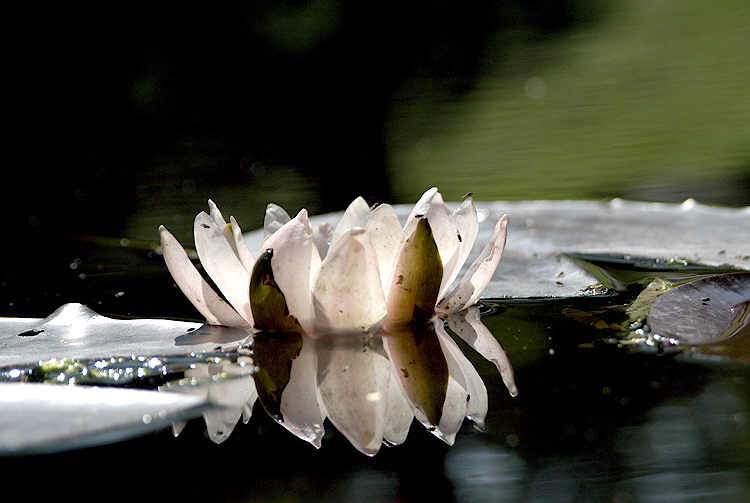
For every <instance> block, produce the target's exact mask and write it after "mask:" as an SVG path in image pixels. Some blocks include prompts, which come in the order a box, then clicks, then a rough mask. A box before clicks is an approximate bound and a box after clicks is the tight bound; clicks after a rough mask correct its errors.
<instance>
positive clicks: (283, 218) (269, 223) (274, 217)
mask: <svg viewBox="0 0 750 503" xmlns="http://www.w3.org/2000/svg"><path fill="white" fill-rule="evenodd" d="M289 220H291V218H290V217H289V214H288V213H287V212H286V211H284V208H282V207H281V206H279V205H277V204H273V203H268V206H266V216H265V218H264V219H263V239H264V240H265V239H266V238H267V237H268V236H270V235H271V234H273V233H274V232H276V231H277V230H279V229H280V228H281V226H282V225H284V224H285V223H287V222H288V221H289Z"/></svg>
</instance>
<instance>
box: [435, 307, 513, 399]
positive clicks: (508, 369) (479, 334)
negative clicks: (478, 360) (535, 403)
mask: <svg viewBox="0 0 750 503" xmlns="http://www.w3.org/2000/svg"><path fill="white" fill-rule="evenodd" d="M447 321H448V326H449V327H450V328H451V330H453V331H454V332H455V333H456V334H457V335H458V336H459V337H460V338H461V339H463V340H464V341H465V342H466V343H467V344H468V345H469V346H471V347H472V348H474V350H475V351H476V352H477V353H479V354H480V355H482V356H483V357H484V358H485V359H487V360H489V361H491V362H492V363H494V364H495V367H497V370H498V372H500V376H501V377H502V379H503V383H505V387H506V388H508V392H509V393H510V395H511V396H516V395H518V388H517V387H516V383H515V380H514V378H513V367H512V366H511V364H510V360H509V359H508V356H507V355H506V354H505V350H503V347H502V346H501V345H500V343H499V342H498V341H497V339H496V338H495V336H494V335H493V334H492V332H490V329H489V328H487V327H486V326H485V325H484V323H482V320H481V318H480V316H479V308H478V307H476V306H470V307H469V308H468V309H464V310H462V311H459V312H457V313H455V314H452V315H450V316H448V317H447Z"/></svg>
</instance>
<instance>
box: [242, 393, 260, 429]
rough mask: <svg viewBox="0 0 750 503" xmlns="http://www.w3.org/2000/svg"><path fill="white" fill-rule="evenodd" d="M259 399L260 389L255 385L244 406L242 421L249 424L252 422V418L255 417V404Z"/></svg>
mask: <svg viewBox="0 0 750 503" xmlns="http://www.w3.org/2000/svg"><path fill="white" fill-rule="evenodd" d="M257 399H258V391H257V390H256V389H255V388H254V387H253V392H252V393H251V394H250V398H248V400H247V402H246V403H245V405H244V406H243V407H242V422H243V423H245V424H247V423H249V422H250V418H252V417H253V406H254V405H255V401H256V400H257Z"/></svg>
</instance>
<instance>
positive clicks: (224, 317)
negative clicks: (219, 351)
mask: <svg viewBox="0 0 750 503" xmlns="http://www.w3.org/2000/svg"><path fill="white" fill-rule="evenodd" d="M159 234H160V236H161V246H162V249H163V253H164V261H165V262H166V264H167V268H168V269H169V272H170V273H171V274H172V277H173V278H174V280H175V283H177V286H179V287H180V290H182V292H183V293H184V294H185V296H186V297H187V298H188V300H189V301H190V302H191V303H192V304H193V305H194V306H195V308H196V309H197V310H198V311H199V312H200V313H201V314H202V315H203V316H204V317H205V318H206V322H207V323H208V324H210V325H226V326H230V327H241V328H250V324H249V323H248V322H247V321H246V320H244V319H243V318H242V317H241V316H240V315H238V314H237V312H236V311H235V310H234V309H233V308H232V307H231V306H230V305H229V304H227V303H226V301H224V299H222V298H221V297H219V295H218V294H217V293H216V292H214V290H213V289H212V288H211V287H210V286H209V284H208V283H207V282H206V280H204V279H203V277H202V276H201V274H200V273H199V272H198V270H197V269H196V268H195V266H194V265H193V263H192V262H191V261H190V259H189V258H188V256H187V253H185V250H184V249H183V248H182V246H181V245H180V243H179V242H178V241H177V240H176V239H175V237H174V236H173V235H172V234H171V233H170V232H169V231H168V230H167V229H166V228H165V227H164V226H163V225H162V226H161V227H159Z"/></svg>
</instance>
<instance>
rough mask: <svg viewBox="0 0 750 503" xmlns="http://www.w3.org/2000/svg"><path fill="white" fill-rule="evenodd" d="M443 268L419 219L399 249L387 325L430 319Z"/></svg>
mask: <svg viewBox="0 0 750 503" xmlns="http://www.w3.org/2000/svg"><path fill="white" fill-rule="evenodd" d="M442 277H443V265H442V263H441V261H440V254H439V252H438V247H437V244H436V243H435V239H434V238H433V236H432V230H431V228H430V223H429V222H428V220H427V219H425V218H422V219H419V221H418V222H417V224H416V225H415V226H413V230H412V232H411V233H410V234H409V237H408V238H406V239H405V240H404V242H403V244H402V245H401V250H400V251H399V255H398V258H397V259H396V264H395V267H394V271H393V279H392V282H391V287H390V290H389V293H388V323H390V324H398V323H408V322H410V321H411V320H414V319H429V318H431V317H432V315H433V313H434V310H435V303H436V302H437V297H438V291H439V288H440V280H441V278H442Z"/></svg>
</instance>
